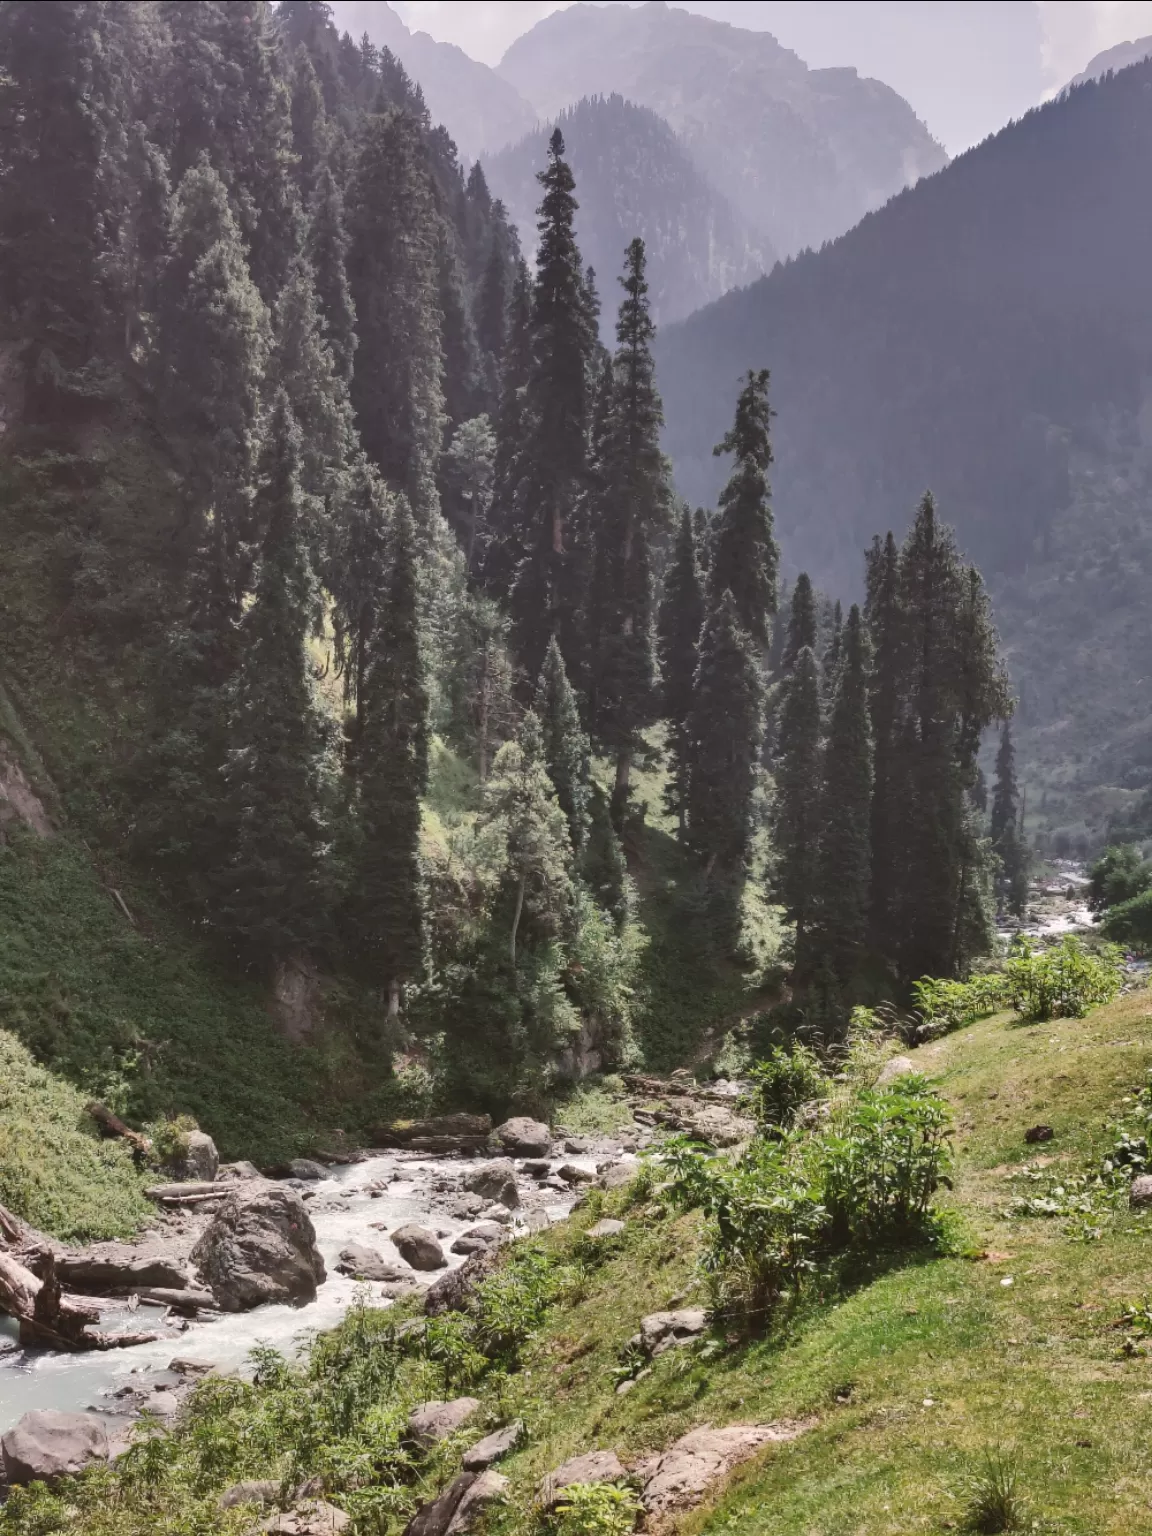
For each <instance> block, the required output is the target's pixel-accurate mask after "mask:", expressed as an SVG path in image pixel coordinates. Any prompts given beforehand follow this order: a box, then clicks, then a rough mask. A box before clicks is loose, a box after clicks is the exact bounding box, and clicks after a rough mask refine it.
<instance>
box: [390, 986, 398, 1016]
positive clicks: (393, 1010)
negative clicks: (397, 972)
mask: <svg viewBox="0 0 1152 1536" xmlns="http://www.w3.org/2000/svg"><path fill="white" fill-rule="evenodd" d="M388 1017H389V1018H390V1019H398V1018H399V1017H400V983H399V982H398V981H396V980H395V979H393V980H392V981H390V982H389V983H388Z"/></svg>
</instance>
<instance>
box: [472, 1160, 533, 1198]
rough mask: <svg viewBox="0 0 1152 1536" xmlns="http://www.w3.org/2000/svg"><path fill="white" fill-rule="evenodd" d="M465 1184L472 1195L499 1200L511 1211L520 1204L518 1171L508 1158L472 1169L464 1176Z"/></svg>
mask: <svg viewBox="0 0 1152 1536" xmlns="http://www.w3.org/2000/svg"><path fill="white" fill-rule="evenodd" d="M463 1184H464V1188H465V1189H466V1190H468V1191H469V1192H470V1193H471V1194H474V1195H480V1196H482V1197H483V1198H484V1199H485V1200H498V1201H499V1202H500V1204H501V1205H505V1206H507V1207H508V1209H509V1210H510V1211H514V1210H515V1209H516V1207H517V1206H518V1205H519V1204H520V1195H519V1192H518V1191H517V1188H516V1170H515V1168H514V1167H513V1166H512V1163H511V1162H510V1161H509V1159H508V1158H506V1157H501V1158H497V1159H496V1161H495V1162H494V1163H481V1164H480V1166H479V1168H470V1169H469V1170H468V1172H467V1173H466V1174H465V1175H464V1178H463Z"/></svg>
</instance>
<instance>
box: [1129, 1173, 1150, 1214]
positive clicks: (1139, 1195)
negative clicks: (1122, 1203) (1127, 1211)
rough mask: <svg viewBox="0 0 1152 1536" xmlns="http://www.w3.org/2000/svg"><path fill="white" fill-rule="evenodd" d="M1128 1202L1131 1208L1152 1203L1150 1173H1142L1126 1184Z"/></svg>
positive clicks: (1134, 1208)
mask: <svg viewBox="0 0 1152 1536" xmlns="http://www.w3.org/2000/svg"><path fill="white" fill-rule="evenodd" d="M1128 1204H1129V1205H1130V1206H1131V1207H1132V1208H1133V1210H1136V1209H1138V1208H1139V1207H1140V1206H1142V1205H1152V1173H1142V1174H1140V1175H1139V1176H1138V1177H1137V1178H1135V1179H1133V1180H1132V1183H1131V1184H1130V1185H1129V1186H1128Z"/></svg>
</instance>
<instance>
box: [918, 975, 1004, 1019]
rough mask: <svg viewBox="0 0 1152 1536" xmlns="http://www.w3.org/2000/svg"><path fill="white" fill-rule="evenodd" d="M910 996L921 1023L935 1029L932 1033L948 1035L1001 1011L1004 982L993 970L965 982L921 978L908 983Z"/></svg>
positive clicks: (939, 978) (927, 977)
mask: <svg viewBox="0 0 1152 1536" xmlns="http://www.w3.org/2000/svg"><path fill="white" fill-rule="evenodd" d="M912 997H913V1001H914V1003H915V1007H916V1011H917V1013H918V1014H919V1015H920V1018H921V1020H922V1021H923V1023H924V1024H926V1025H929V1026H937V1030H936V1031H934V1032H938V1033H940V1034H948V1033H950V1032H951V1031H952V1030H954V1029H963V1028H964V1026H965V1025H966V1024H974V1023H975V1022H976V1020H977V1019H983V1018H986V1017H987V1015H988V1014H990V1013H995V1012H996V1010H997V1009H998V1008H1002V1007H1003V1006H1004V1004H1005V1001H1006V1000H1007V981H1006V978H1005V977H1004V976H1003V974H1001V973H999V972H995V971H992V972H989V973H987V974H986V975H983V976H973V977H972V978H971V980H969V981H949V980H948V979H947V978H946V977H936V976H921V978H920V980H919V981H914V982H913V983H912Z"/></svg>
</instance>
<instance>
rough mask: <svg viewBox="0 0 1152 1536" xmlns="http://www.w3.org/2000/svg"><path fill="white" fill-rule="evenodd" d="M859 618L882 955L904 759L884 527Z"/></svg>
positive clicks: (890, 951) (889, 551)
mask: <svg viewBox="0 0 1152 1536" xmlns="http://www.w3.org/2000/svg"><path fill="white" fill-rule="evenodd" d="M865 618H866V622H867V626H868V635H869V640H870V642H871V649H872V658H873V664H872V681H871V685H870V688H869V713H870V715H871V720H872V749H873V790H872V888H871V892H870V895H869V902H868V907H869V924H870V928H871V934H872V943H873V945H874V946H875V948H876V949H877V950H878V951H879V952H880V953H881V954H884V955H888V956H893V955H894V954H895V953H896V948H897V944H898V935H897V932H896V929H895V917H894V913H895V902H896V885H897V880H898V878H899V876H898V869H897V862H896V858H897V818H898V817H899V815H900V814H901V802H902V800H903V798H904V794H903V784H902V778H903V769H904V766H905V765H904V759H903V756H902V753H901V747H902V744H903V740H902V710H901V688H902V683H901V673H902V665H903V636H902V633H901V625H900V556H899V551H898V549H897V547H896V540H895V539H894V538H893V536H892V534H891V533H889V534H888V535H887V537H886V538H885V539H884V541H883V542H881V540H880V539H879V537H877V538H875V539H874V540H873V541H872V547H871V549H870V550H869V552H868V555H867V604H866V607H865Z"/></svg>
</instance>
